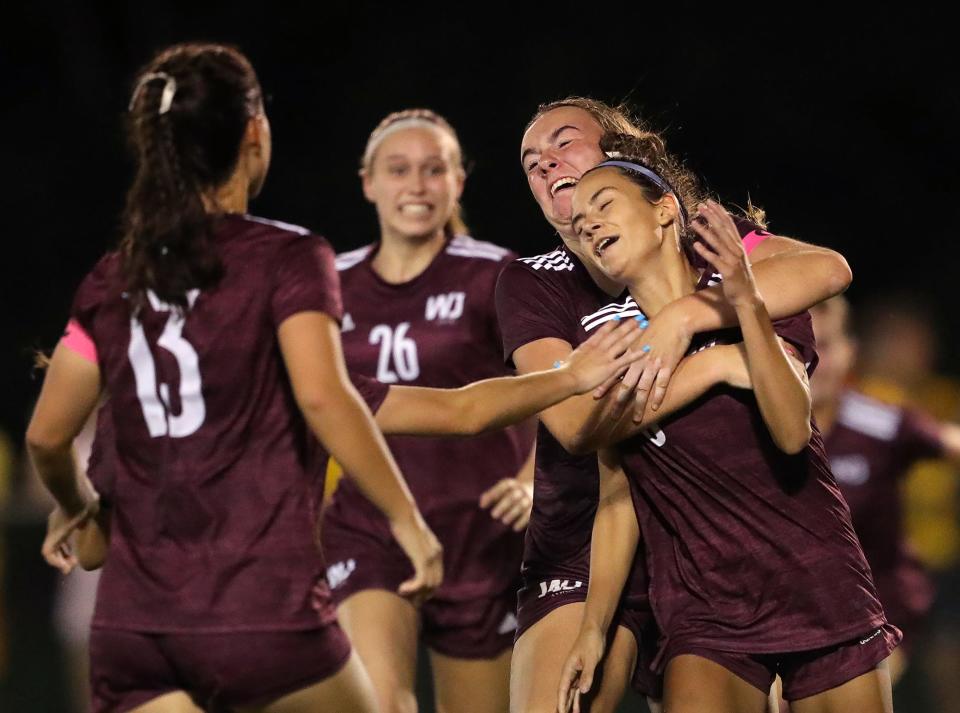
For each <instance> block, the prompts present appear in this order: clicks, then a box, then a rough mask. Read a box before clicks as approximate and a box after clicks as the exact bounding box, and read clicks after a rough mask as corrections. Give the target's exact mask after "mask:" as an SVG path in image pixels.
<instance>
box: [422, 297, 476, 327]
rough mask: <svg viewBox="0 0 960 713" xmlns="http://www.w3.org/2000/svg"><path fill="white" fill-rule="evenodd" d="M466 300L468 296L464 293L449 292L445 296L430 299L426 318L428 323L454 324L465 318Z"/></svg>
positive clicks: (428, 299)
mask: <svg viewBox="0 0 960 713" xmlns="http://www.w3.org/2000/svg"><path fill="white" fill-rule="evenodd" d="M465 300H466V294H465V293H463V292H448V293H447V294H445V295H434V296H433V297H428V298H427V310H426V314H425V315H424V317H425V318H426V319H427V321H428V322H435V321H439V322H453V321H454V320H456V319H459V318H460V317H462V316H463V305H464V302H465Z"/></svg>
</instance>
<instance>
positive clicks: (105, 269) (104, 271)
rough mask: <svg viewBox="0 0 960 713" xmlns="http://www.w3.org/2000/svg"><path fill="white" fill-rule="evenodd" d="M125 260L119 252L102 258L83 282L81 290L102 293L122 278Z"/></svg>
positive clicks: (116, 251) (109, 253) (106, 254)
mask: <svg viewBox="0 0 960 713" xmlns="http://www.w3.org/2000/svg"><path fill="white" fill-rule="evenodd" d="M122 268H123V258H122V256H121V255H120V251H119V250H111V251H110V252H107V253H105V254H103V255H101V256H100V259H99V260H97V262H96V263H95V264H94V266H93V267H92V268H91V269H90V271H89V272H87V274H86V275H85V276H84V278H83V281H82V282H81V288H80V289H81V290H84V291H87V292H102V291H103V290H105V289H107V288H108V286H110V285H112V284H114V283H116V282H117V281H118V280H119V279H120V278H121V276H122V275H121V271H122Z"/></svg>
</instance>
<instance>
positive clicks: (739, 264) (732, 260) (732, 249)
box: [690, 200, 760, 307]
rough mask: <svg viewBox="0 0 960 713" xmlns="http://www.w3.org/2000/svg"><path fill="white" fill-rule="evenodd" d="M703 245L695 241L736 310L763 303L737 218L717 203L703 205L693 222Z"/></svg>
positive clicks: (697, 248)
mask: <svg viewBox="0 0 960 713" xmlns="http://www.w3.org/2000/svg"><path fill="white" fill-rule="evenodd" d="M690 226H691V227H692V228H693V229H694V231H696V233H697V235H699V236H700V237H701V238H702V239H703V242H699V241H697V242H695V243H694V244H693V249H694V250H696V251H697V254H698V255H700V257H702V258H703V259H704V260H706V261H707V262H708V263H710V264H711V265H712V266H713V268H714V269H715V270H716V271H717V272H718V273H720V276H721V277H722V278H723V295H724V297H726V298H727V301H728V302H729V303H730V304H732V305H733V306H734V307H737V306H742V305H744V304H751V303H756V302H757V301H759V300H760V293H759V291H758V290H757V285H756V282H754V279H753V272H752V271H751V269H750V261H749V260H748V259H747V253H746V251H745V250H744V249H743V240H742V239H741V238H740V233H739V232H738V231H737V226H736V225H735V224H734V222H733V218H731V217H730V214H729V213H727V211H725V210H724V209H723V208H722V207H721V206H720V205H718V204H717V203H715V202H714V201H709V200H708V201H706V202H704V203H701V204H700V207H699V209H698V210H697V216H696V217H695V218H694V219H693V220H692V221H690Z"/></svg>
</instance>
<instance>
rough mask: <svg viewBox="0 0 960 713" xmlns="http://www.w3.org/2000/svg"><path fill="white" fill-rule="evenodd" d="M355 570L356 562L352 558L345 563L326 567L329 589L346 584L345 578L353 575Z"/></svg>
mask: <svg viewBox="0 0 960 713" xmlns="http://www.w3.org/2000/svg"><path fill="white" fill-rule="evenodd" d="M356 568H357V561H356V560H355V559H352V558H351V559H348V560H347V561H346V562H337V563H336V564H332V565H330V566H329V567H327V584H329V585H330V589H336V588H337V587H339V586H340V585H341V584H343V583H344V582H346V581H347V577H349V576H350V575H351V574H353V571H354V570H355V569H356Z"/></svg>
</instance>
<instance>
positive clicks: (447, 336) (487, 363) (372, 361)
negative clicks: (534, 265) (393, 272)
mask: <svg viewBox="0 0 960 713" xmlns="http://www.w3.org/2000/svg"><path fill="white" fill-rule="evenodd" d="M376 250H377V246H376V245H369V246H366V247H363V248H360V249H358V250H354V251H351V252H347V253H343V254H341V255H338V256H337V269H338V271H339V272H340V282H341V286H342V291H343V300H344V318H343V336H342V339H343V348H344V353H345V355H346V360H347V364H348V366H349V367H350V370H351V371H353V372H358V373H360V374H363V375H364V376H369V377H372V378H375V379H377V380H379V381H381V382H384V383H388V384H398V385H410V386H414V385H415V386H431V387H439V388H454V387H459V386H463V385H465V384H469V383H471V382H473V381H477V380H479V379H486V378H490V377H496V376H503V375H505V374H508V373H509V372H508V371H507V370H506V369H505V367H504V366H503V362H502V360H501V358H500V352H499V344H500V331H499V328H498V326H497V317H496V309H495V305H494V294H493V293H494V286H495V285H496V281H497V276H498V275H499V274H500V270H501V269H502V268H503V266H504V265H505V264H507V262H509V261H510V260H512V259H513V258H514V257H515V256H514V254H513V253H511V252H510V251H509V250H507V249H505V248H502V247H499V246H497V245H494V244H492V243H487V242H481V241H478V240H474V239H472V238H469V237H467V236H463V235H460V236H456V237H454V238H452V239H450V240H449V241H447V243H446V244H445V245H444V247H443V248H442V249H441V250H440V252H439V253H438V254H437V256H436V257H435V258H434V259H433V261H432V262H431V263H430V265H429V266H428V267H427V268H426V269H425V270H424V271H423V272H422V273H420V274H419V275H418V276H416V277H414V278H413V279H412V280H409V281H407V282H404V283H401V284H391V283H388V282H386V281H384V280H383V279H382V278H381V277H380V276H379V275H378V274H377V273H376V272H375V271H374V269H373V266H372V260H373V258H374V256H375V255H376ZM387 441H388V443H389V445H390V450H391V451H392V452H393V455H394V457H395V458H396V460H397V463H398V465H399V466H400V470H401V471H402V472H403V475H404V477H405V478H406V480H407V483H408V484H409V485H410V489H411V491H412V492H413V495H414V497H415V498H416V501H417V505H418V506H419V507H420V509H421V511H422V512H423V514H424V517H425V518H426V520H427V522H428V523H429V524H430V526H431V528H432V529H433V530H434V532H435V533H436V534H437V537H438V538H439V539H440V541H441V543H442V544H443V546H444V575H445V576H444V583H443V585H441V588H440V590H439V592H438V596H441V597H443V598H445V599H453V600H464V599H471V598H474V597H485V596H493V595H496V594H499V593H500V592H503V591H504V590H505V589H506V588H507V587H509V586H513V584H514V583H515V581H516V577H517V576H518V573H519V569H520V556H521V536H520V535H518V534H517V533H514V532H511V531H510V530H509V528H506V527H504V526H503V525H501V524H500V523H499V522H496V521H494V520H493V519H492V518H491V517H490V515H489V512H488V511H485V510H481V509H480V508H479V504H478V503H479V499H480V495H481V494H482V493H483V492H484V491H485V490H487V489H488V488H490V487H491V486H492V485H494V484H495V483H496V482H497V481H499V480H501V479H502V478H507V477H513V476H514V475H516V474H517V472H518V471H519V470H520V468H521V466H522V465H523V463H524V461H525V460H526V457H527V456H528V455H529V453H530V449H531V447H532V441H533V432H532V429H525V428H522V427H519V428H518V427H512V428H507V429H503V430H500V431H496V432H493V433H487V434H483V435H480V436H476V437H472V438H463V439H460V438H458V439H449V438H416V437H401V436H393V437H390V438H388V439H387ZM324 517H325V519H324V526H323V527H324V530H325V531H326V530H327V528H335V527H337V523H338V522H343V523H345V524H346V523H349V524H350V526H351V528H356V527H358V526H360V527H362V528H364V529H365V530H366V531H367V532H368V533H370V534H375V535H376V536H377V537H378V539H381V538H382V539H384V540H389V539H391V538H390V534H389V528H388V526H387V523H386V520H385V519H384V518H383V516H382V515H381V514H380V513H379V511H377V510H376V509H375V508H374V507H373V505H372V504H371V503H370V502H369V501H368V500H367V499H366V498H365V497H364V496H363V495H362V494H361V493H360V492H359V490H358V488H357V487H356V484H355V483H354V482H353V481H352V480H351V479H350V478H345V479H343V480H342V481H341V482H340V485H339V486H338V489H337V491H336V493H335V494H334V496H333V498H332V499H331V502H330V503H329V505H328V506H327V509H326V512H325V516H324Z"/></svg>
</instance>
